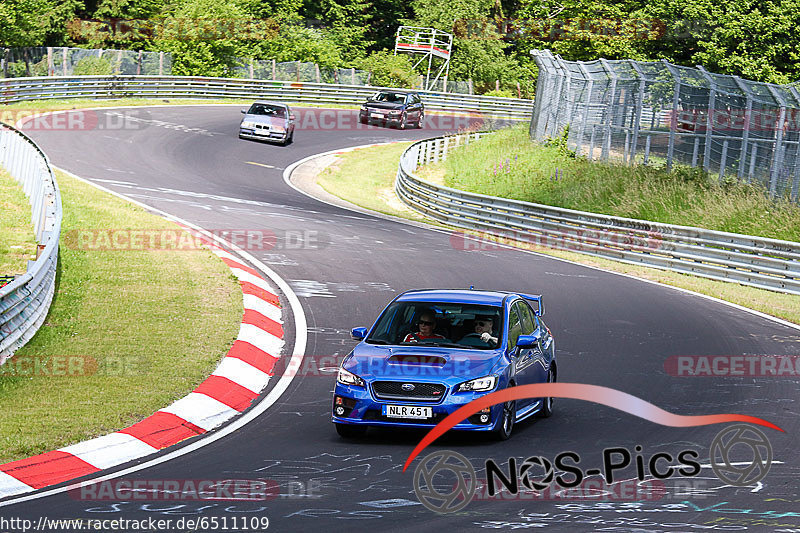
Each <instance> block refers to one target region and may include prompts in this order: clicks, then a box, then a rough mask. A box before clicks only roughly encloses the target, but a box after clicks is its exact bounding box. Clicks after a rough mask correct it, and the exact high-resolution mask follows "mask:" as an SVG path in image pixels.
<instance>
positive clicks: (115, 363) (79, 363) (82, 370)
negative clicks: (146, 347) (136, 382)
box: [0, 355, 147, 378]
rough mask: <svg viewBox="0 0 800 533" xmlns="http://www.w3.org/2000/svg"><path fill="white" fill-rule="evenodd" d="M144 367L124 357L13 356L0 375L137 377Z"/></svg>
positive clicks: (144, 369) (143, 362) (130, 358)
mask: <svg viewBox="0 0 800 533" xmlns="http://www.w3.org/2000/svg"><path fill="white" fill-rule="evenodd" d="M146 373H147V364H146V362H145V361H144V360H143V359H142V358H141V357H134V356H126V355H107V356H103V357H93V356H91V355H15V356H14V357H10V358H8V359H7V360H6V362H5V364H3V365H0V376H6V377H24V378H35V377H55V378H83V377H91V376H141V375H143V374H146Z"/></svg>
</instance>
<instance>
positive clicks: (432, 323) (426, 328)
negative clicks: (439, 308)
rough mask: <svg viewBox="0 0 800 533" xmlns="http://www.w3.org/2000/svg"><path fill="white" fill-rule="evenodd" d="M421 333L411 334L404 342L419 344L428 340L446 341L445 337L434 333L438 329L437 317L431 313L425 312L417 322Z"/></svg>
mask: <svg viewBox="0 0 800 533" xmlns="http://www.w3.org/2000/svg"><path fill="white" fill-rule="evenodd" d="M417 326H418V327H419V331H418V332H417V333H409V334H408V335H406V338H405V339H403V342H419V341H424V340H427V339H444V337H443V336H441V335H437V334H436V333H434V332H433V330H435V329H436V315H435V314H434V313H433V312H431V311H425V312H423V313H422V314H421V315H420V316H419V321H418V322H417Z"/></svg>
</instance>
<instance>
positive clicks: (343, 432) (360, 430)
mask: <svg viewBox="0 0 800 533" xmlns="http://www.w3.org/2000/svg"><path fill="white" fill-rule="evenodd" d="M334 426H336V433H338V434H339V436H340V437H344V438H346V439H357V438H359V437H363V436H364V435H366V434H367V427H366V426H351V425H350V424H334Z"/></svg>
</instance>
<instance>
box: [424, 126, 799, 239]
mask: <svg viewBox="0 0 800 533" xmlns="http://www.w3.org/2000/svg"><path fill="white" fill-rule="evenodd" d="M501 165H502V168H501ZM430 172H432V173H437V172H438V173H439V174H440V175H442V176H443V177H444V182H445V184H447V185H448V186H450V187H453V188H456V189H462V190H467V191H472V192H477V193H482V194H488V195H491V196H500V197H503V198H513V199H516V200H522V201H526V202H535V203H540V204H546V205H552V206H557V207H565V208H569V209H577V210H580V211H590V212H593V213H604V214H607V215H614V216H620V217H627V218H635V219H641V220H650V221H655V222H664V223H667V224H678V225H684V226H697V227H703V228H707V229H714V230H719V231H728V232H733V233H743V234H747V235H759V236H762V237H769V238H774V239H783V240H787V241H800V206H798V205H796V204H793V203H791V202H790V201H787V200H784V199H779V200H777V201H772V200H770V199H769V198H768V196H767V195H766V194H765V192H764V191H763V190H762V189H761V188H759V187H756V186H749V185H745V184H739V183H736V182H735V181H734V180H727V181H726V182H724V183H722V184H720V183H719V181H718V180H717V178H716V176H714V177H711V176H709V175H707V174H706V173H704V172H702V171H699V170H696V169H689V168H679V169H676V170H674V171H673V172H671V173H668V172H666V171H664V170H661V169H657V168H653V167H651V166H643V165H638V166H624V165H616V164H607V163H599V162H591V161H587V160H585V159H583V158H570V157H569V156H568V155H566V154H565V153H564V151H563V150H559V148H558V147H557V146H542V145H538V144H533V143H531V141H530V139H529V137H528V132H527V126H520V127H515V128H511V129H506V130H501V131H499V132H497V133H495V134H494V135H491V136H488V137H486V138H484V139H481V140H480V141H479V142H477V143H474V144H470V145H468V146H467V147H461V148H458V149H456V150H453V151H451V152H450V154H449V156H448V159H447V160H446V161H445V162H443V163H439V164H438V165H434V166H432V168H431V170H430Z"/></svg>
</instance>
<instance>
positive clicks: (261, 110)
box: [247, 104, 286, 118]
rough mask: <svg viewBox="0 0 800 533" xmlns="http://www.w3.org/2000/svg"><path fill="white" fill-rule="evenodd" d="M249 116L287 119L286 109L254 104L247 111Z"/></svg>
mask: <svg viewBox="0 0 800 533" xmlns="http://www.w3.org/2000/svg"><path fill="white" fill-rule="evenodd" d="M247 114H248V115H265V116H269V117H278V118H286V108H285V107H281V106H278V105H269V104H253V105H251V106H250V109H249V110H248V111H247Z"/></svg>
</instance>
